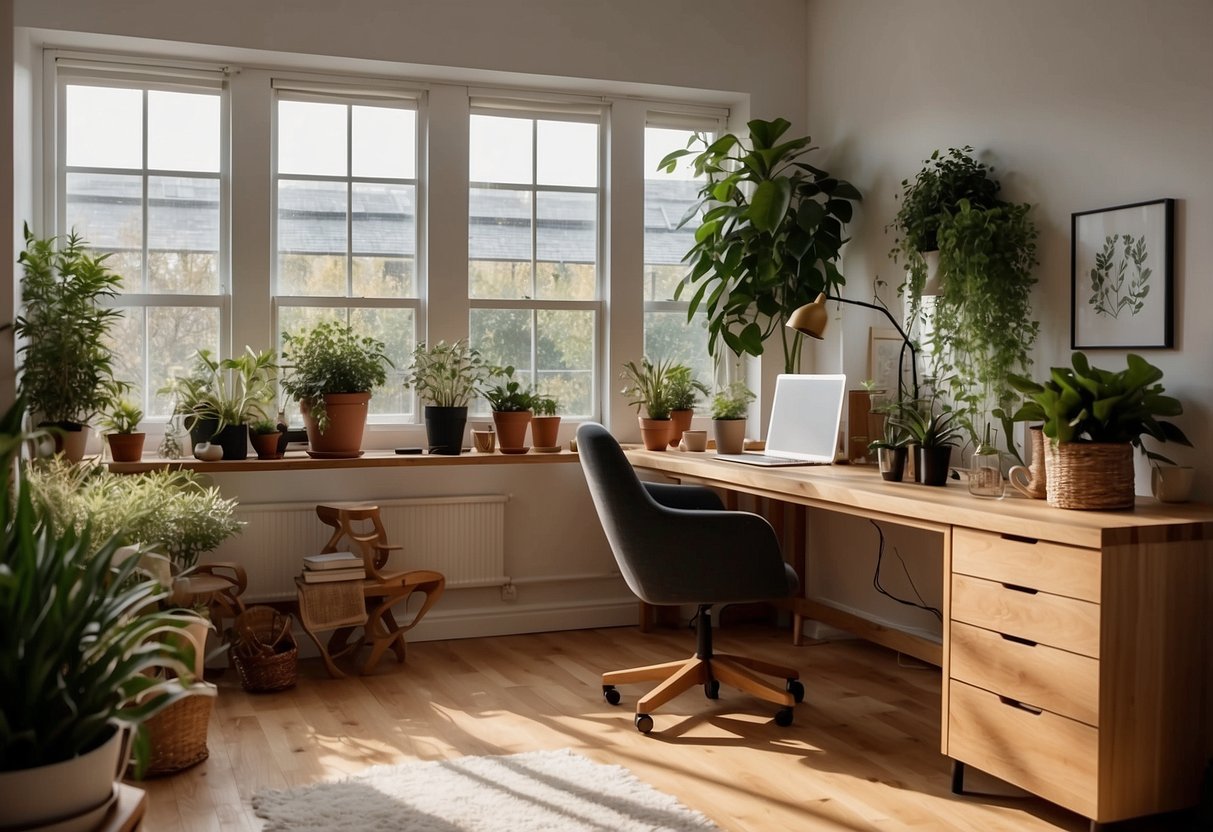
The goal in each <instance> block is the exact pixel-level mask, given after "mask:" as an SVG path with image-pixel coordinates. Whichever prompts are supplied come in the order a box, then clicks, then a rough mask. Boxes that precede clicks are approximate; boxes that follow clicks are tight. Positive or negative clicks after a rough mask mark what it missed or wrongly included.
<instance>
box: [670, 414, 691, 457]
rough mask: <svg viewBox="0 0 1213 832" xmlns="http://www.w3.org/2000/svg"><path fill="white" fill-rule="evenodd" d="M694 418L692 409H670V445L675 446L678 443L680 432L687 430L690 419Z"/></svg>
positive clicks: (680, 438)
mask: <svg viewBox="0 0 1213 832" xmlns="http://www.w3.org/2000/svg"><path fill="white" fill-rule="evenodd" d="M693 418H695V411H694V410H671V411H670V447H671V448H677V447H678V443H679V442H681V441H682V432H683V431H684V430H689V429H690V427H691V420H692V419H693Z"/></svg>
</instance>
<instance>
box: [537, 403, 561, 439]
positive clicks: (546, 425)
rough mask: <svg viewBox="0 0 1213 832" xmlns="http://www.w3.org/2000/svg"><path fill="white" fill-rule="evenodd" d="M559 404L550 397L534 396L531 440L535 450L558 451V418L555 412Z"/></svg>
mask: <svg viewBox="0 0 1213 832" xmlns="http://www.w3.org/2000/svg"><path fill="white" fill-rule="evenodd" d="M559 408H560V402H559V401H558V400H557V399H555V398H554V397H552V396H536V397H535V400H534V402H533V404H532V409H533V410H534V414H535V415H533V416H532V417H531V439H532V441H534V443H535V450H537V451H538V450H540V449H542V450H545V451H550V450H553V449H555V450H559V449H560V439H559V437H560V417H559V416H558V415H556V411H557V410H558V409H559Z"/></svg>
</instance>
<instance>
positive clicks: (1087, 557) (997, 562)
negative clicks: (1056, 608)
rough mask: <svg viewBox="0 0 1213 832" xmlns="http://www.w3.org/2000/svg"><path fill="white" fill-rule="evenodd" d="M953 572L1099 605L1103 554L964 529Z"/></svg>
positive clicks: (955, 540)
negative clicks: (1101, 558)
mask: <svg viewBox="0 0 1213 832" xmlns="http://www.w3.org/2000/svg"><path fill="white" fill-rule="evenodd" d="M952 571H953V572H960V573H962V574H964V575H973V576H976V577H978V578H988V579H989V580H991V581H1002V582H1004V583H1008V584H1016V585H1018V586H1026V587H1031V588H1032V589H1039V590H1043V591H1045V592H1051V593H1053V594H1054V595H1065V596H1067V597H1070V598H1080V599H1082V600H1084V601H1093V602H1095V603H1098V602H1099V582H1100V553H1099V551H1098V550H1097V549H1082V548H1079V547H1077V546H1062V545H1061V544H1059V543H1050V542H1048V541H1047V540H1038V541H1036V542H1032V541H1031V540H1030V539H1016V538H1007V537H1003V536H1002V535H1000V534H994V533H993V532H980V531H974V530H973V529H962V528H958V529H955V530H954V531H953V532H952Z"/></svg>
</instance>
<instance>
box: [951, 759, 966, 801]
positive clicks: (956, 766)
mask: <svg viewBox="0 0 1213 832" xmlns="http://www.w3.org/2000/svg"><path fill="white" fill-rule="evenodd" d="M964 793H965V764H964V763H962V762H961V761H960V760H953V761H952V794H964Z"/></svg>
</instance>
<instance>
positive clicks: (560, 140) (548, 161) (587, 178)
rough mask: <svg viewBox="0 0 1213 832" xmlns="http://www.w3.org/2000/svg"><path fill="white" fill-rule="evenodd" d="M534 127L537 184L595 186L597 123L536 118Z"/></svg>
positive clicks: (596, 180)
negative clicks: (536, 137) (538, 119)
mask: <svg viewBox="0 0 1213 832" xmlns="http://www.w3.org/2000/svg"><path fill="white" fill-rule="evenodd" d="M536 131H537V133H538V146H537V147H536V153H535V164H536V166H537V171H536V173H537V176H536V180H537V182H538V184H540V185H573V186H578V187H583V188H596V187H598V125H597V124H584V123H581V122H575V121H539V122H537V123H536Z"/></svg>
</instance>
